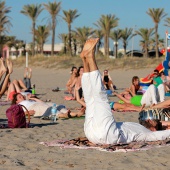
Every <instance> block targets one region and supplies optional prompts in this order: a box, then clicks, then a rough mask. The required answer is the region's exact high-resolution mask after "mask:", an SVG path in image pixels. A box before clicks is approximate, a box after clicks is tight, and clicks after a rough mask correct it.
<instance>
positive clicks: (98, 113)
mask: <svg viewBox="0 0 170 170" xmlns="http://www.w3.org/2000/svg"><path fill="white" fill-rule="evenodd" d="M98 41H99V39H98V38H94V39H88V40H87V41H86V43H85V45H84V47H83V50H82V52H81V54H80V56H81V58H82V61H83V64H84V73H83V76H82V88H83V92H84V100H85V103H86V114H85V123H84V132H85V135H86V137H87V138H88V139H89V141H91V142H92V143H95V144H118V143H130V142H133V141H157V140H164V139H166V138H169V137H170V130H164V131H155V132H152V131H150V130H149V129H147V128H145V127H144V126H142V125H140V124H139V123H134V122H116V121H115V119H114V116H113V113H112V111H111V108H110V105H109V101H108V97H107V93H106V90H105V88H104V85H103V83H102V79H101V74H100V72H99V70H98V67H97V64H96V60H95V56H94V54H95V46H96V44H97V42H98Z"/></svg>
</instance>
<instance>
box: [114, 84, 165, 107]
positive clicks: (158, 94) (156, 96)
mask: <svg viewBox="0 0 170 170" xmlns="http://www.w3.org/2000/svg"><path fill="white" fill-rule="evenodd" d="M113 94H115V95H116V96H117V97H118V98H119V99H121V100H122V101H123V102H125V103H130V104H133V105H135V106H142V105H145V106H150V105H153V104H157V103H158V102H163V101H164V100H165V89H164V85H163V84H160V85H159V86H158V87H156V86H155V85H154V84H151V85H150V86H149V87H148V89H147V90H146V92H145V93H144V94H143V95H135V96H132V95H131V94H130V93H125V94H123V95H121V94H118V93H116V92H114V93H113Z"/></svg>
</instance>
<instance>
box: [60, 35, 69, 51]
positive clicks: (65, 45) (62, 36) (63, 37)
mask: <svg viewBox="0 0 170 170" xmlns="http://www.w3.org/2000/svg"><path fill="white" fill-rule="evenodd" d="M59 38H60V39H61V40H62V42H63V44H64V54H66V53H67V42H68V35H67V34H59Z"/></svg>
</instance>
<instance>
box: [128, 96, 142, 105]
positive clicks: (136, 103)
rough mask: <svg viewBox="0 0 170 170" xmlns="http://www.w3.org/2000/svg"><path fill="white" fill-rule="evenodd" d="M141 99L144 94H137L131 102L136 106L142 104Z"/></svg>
mask: <svg viewBox="0 0 170 170" xmlns="http://www.w3.org/2000/svg"><path fill="white" fill-rule="evenodd" d="M141 100H142V95H136V96H133V97H132V98H131V99H130V103H131V104H133V105H135V106H141Z"/></svg>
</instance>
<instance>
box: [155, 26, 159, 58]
mask: <svg viewBox="0 0 170 170" xmlns="http://www.w3.org/2000/svg"><path fill="white" fill-rule="evenodd" d="M155 43H156V45H155V52H156V58H159V51H158V24H157V23H156V24H155Z"/></svg>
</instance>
